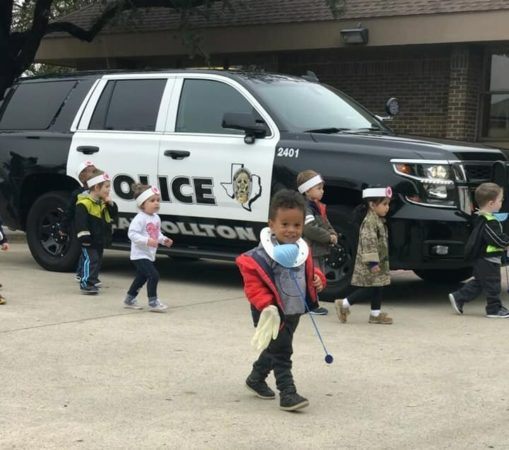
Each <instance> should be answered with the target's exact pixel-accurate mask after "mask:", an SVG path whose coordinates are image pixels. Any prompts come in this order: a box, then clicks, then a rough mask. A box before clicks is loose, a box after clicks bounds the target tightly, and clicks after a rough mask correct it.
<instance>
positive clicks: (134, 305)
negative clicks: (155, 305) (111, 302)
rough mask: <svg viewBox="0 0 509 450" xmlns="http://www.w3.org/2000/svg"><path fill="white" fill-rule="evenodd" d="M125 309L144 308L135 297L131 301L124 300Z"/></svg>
mask: <svg viewBox="0 0 509 450" xmlns="http://www.w3.org/2000/svg"><path fill="white" fill-rule="evenodd" d="M124 308H125V309H143V306H140V305H138V300H136V299H134V300H131V301H126V300H124Z"/></svg>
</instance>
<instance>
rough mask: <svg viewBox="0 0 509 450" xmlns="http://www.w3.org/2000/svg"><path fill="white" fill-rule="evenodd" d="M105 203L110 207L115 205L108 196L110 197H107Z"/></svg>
mask: <svg viewBox="0 0 509 450" xmlns="http://www.w3.org/2000/svg"><path fill="white" fill-rule="evenodd" d="M104 203H107V204H108V205H110V206H111V205H113V200H112V199H111V197H110V196H109V195H108V197H106V198H105V199H104Z"/></svg>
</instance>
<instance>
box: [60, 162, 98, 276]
mask: <svg viewBox="0 0 509 450" xmlns="http://www.w3.org/2000/svg"><path fill="white" fill-rule="evenodd" d="M96 169H97V168H96V167H95V165H94V163H93V162H92V161H88V160H86V161H82V162H81V163H80V164H79V165H78V169H77V170H76V178H78V180H79V182H80V183H81V186H79V187H78V188H76V189H75V190H74V191H72V192H71V196H70V197H69V203H68V204H67V208H65V211H64V215H63V217H62V221H61V222H60V228H59V230H58V231H59V235H60V238H61V242H62V243H64V242H65V241H67V237H68V235H69V232H70V230H71V225H72V223H73V222H74V215H75V213H76V202H77V201H78V195H80V194H83V193H86V192H88V185H87V180H88V179H89V178H90V177H91V176H92V174H93V173H94V170H96ZM82 266H83V255H82V254H80V259H79V262H78V267H77V268H76V274H75V275H74V278H75V280H76V281H78V282H79V281H80V273H81V267H82Z"/></svg>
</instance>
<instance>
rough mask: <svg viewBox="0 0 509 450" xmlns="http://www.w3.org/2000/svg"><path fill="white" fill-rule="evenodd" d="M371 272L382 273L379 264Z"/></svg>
mask: <svg viewBox="0 0 509 450" xmlns="http://www.w3.org/2000/svg"><path fill="white" fill-rule="evenodd" d="M370 270H371V273H378V272H380V266H379V265H378V264H377V265H376V266H373V267H372V268H371V269H370Z"/></svg>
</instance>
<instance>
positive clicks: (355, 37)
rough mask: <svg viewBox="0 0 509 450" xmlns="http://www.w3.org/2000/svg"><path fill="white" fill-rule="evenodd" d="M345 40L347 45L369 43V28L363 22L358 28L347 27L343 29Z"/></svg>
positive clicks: (342, 34)
mask: <svg viewBox="0 0 509 450" xmlns="http://www.w3.org/2000/svg"><path fill="white" fill-rule="evenodd" d="M341 37H342V38H343V42H344V43H345V44H347V45H355V44H367V43H368V40H369V30H368V29H367V28H366V27H363V26H362V25H361V24H359V25H357V27H356V28H345V29H344V30H341Z"/></svg>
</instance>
